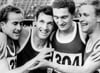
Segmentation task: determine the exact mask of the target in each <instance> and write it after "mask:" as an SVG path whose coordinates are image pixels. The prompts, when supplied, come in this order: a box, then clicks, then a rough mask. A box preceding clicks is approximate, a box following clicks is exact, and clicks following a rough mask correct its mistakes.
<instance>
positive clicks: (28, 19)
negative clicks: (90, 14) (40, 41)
mask: <svg viewBox="0 0 100 73" xmlns="http://www.w3.org/2000/svg"><path fill="white" fill-rule="evenodd" d="M53 1H54V0H0V6H1V5H3V4H7V3H9V4H13V5H14V6H17V7H20V8H22V9H23V10H24V13H25V22H24V24H25V25H31V24H32V22H33V21H34V13H35V10H36V8H37V7H38V6H40V5H51V4H52V2H53ZM85 1H86V0H74V2H75V5H76V8H77V9H76V12H77V10H78V7H79V5H80V4H81V3H82V2H85ZM74 20H75V21H78V20H77V14H76V15H75V19H74Z"/></svg>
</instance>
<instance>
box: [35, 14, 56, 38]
mask: <svg viewBox="0 0 100 73" xmlns="http://www.w3.org/2000/svg"><path fill="white" fill-rule="evenodd" d="M36 26H37V34H38V37H39V38H40V39H47V37H48V36H49V35H50V33H51V32H52V30H53V26H54V23H53V17H52V16H51V15H46V14H44V13H40V14H39V16H38V19H37V25H36Z"/></svg>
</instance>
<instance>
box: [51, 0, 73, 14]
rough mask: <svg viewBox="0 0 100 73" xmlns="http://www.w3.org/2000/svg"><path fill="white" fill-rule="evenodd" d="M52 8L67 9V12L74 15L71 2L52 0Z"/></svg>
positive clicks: (67, 0) (70, 0)
mask: <svg viewBox="0 0 100 73" xmlns="http://www.w3.org/2000/svg"><path fill="white" fill-rule="evenodd" d="M52 7H53V8H68V10H69V12H70V13H71V14H72V15H74V14H75V3H74V1H73V0H54V2H53V3H52Z"/></svg>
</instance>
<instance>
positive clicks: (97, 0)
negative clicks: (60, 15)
mask: <svg viewBox="0 0 100 73" xmlns="http://www.w3.org/2000/svg"><path fill="white" fill-rule="evenodd" d="M88 4H89V5H93V6H94V7H95V14H96V16H100V0H87V2H84V3H82V4H81V5H80V7H81V6H83V5H88Z"/></svg>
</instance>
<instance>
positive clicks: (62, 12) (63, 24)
mask: <svg viewBox="0 0 100 73" xmlns="http://www.w3.org/2000/svg"><path fill="white" fill-rule="evenodd" d="M53 15H54V21H55V23H56V24H57V26H58V28H59V30H60V31H66V30H69V29H70V28H71V26H72V18H73V16H72V15H71V14H70V12H69V11H68V8H53Z"/></svg>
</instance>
